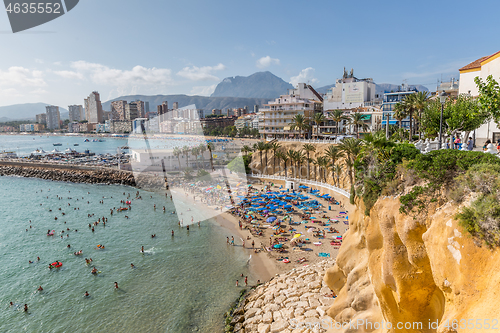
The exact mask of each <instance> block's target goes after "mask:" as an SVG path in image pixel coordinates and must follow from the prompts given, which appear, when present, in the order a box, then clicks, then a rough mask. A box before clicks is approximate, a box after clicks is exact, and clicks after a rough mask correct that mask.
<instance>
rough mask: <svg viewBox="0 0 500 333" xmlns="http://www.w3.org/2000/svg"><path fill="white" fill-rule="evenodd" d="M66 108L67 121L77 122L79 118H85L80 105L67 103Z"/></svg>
mask: <svg viewBox="0 0 500 333" xmlns="http://www.w3.org/2000/svg"><path fill="white" fill-rule="evenodd" d="M68 110H69V121H70V122H77V121H81V120H84V119H85V118H84V117H85V115H84V113H83V106H82V105H69V106H68ZM82 117H83V118H82Z"/></svg>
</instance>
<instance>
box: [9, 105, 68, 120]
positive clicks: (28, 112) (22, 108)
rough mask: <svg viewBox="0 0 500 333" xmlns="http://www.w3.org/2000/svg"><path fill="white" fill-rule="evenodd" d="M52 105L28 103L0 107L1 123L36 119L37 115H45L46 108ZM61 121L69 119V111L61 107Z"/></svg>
mask: <svg viewBox="0 0 500 333" xmlns="http://www.w3.org/2000/svg"><path fill="white" fill-rule="evenodd" d="M47 105H50V104H45V103H26V104H14V105H8V106H0V121H2V122H5V121H12V120H28V119H29V120H31V119H33V120H34V119H35V118H36V115H37V114H40V113H45V112H46V110H45V107H46V106H47ZM59 112H60V113H61V119H68V114H69V112H68V110H66V109H64V108H61V107H59Z"/></svg>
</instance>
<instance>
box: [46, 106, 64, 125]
mask: <svg viewBox="0 0 500 333" xmlns="http://www.w3.org/2000/svg"><path fill="white" fill-rule="evenodd" d="M45 110H46V114H47V128H48V129H49V130H54V129H59V128H61V127H60V120H61V115H60V113H59V107H58V106H54V105H48V106H46V107H45Z"/></svg>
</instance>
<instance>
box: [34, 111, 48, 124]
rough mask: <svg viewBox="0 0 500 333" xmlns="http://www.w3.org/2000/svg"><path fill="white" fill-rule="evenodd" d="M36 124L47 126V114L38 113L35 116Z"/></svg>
mask: <svg viewBox="0 0 500 333" xmlns="http://www.w3.org/2000/svg"><path fill="white" fill-rule="evenodd" d="M36 122H37V123H39V124H44V125H46V124H47V114H46V113H40V114H37V115H36Z"/></svg>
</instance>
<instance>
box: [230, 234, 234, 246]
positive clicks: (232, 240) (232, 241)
mask: <svg viewBox="0 0 500 333" xmlns="http://www.w3.org/2000/svg"><path fill="white" fill-rule="evenodd" d="M231 245H233V246H234V236H231Z"/></svg>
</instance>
